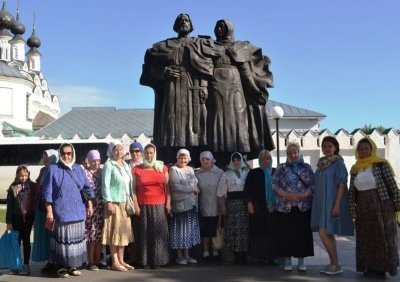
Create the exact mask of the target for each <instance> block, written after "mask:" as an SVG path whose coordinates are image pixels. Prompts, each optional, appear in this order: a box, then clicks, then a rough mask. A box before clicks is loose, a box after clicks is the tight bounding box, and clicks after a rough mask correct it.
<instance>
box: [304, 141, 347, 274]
mask: <svg viewBox="0 0 400 282" xmlns="http://www.w3.org/2000/svg"><path fill="white" fill-rule="evenodd" d="M339 150H340V149H339V143H338V141H337V140H336V139H335V138H334V137H332V136H327V137H325V138H324V139H323V140H322V152H323V154H324V156H323V157H321V158H320V159H319V160H318V164H317V170H316V172H315V191H314V199H313V204H312V213H311V228H312V229H313V231H318V232H319V236H320V238H321V240H322V243H323V244H324V246H325V248H326V250H327V252H328V255H329V259H330V264H328V265H327V266H326V267H325V268H323V269H321V270H320V272H321V273H325V274H339V273H342V272H343V270H342V266H341V264H340V263H339V259H338V253H337V247H336V239H335V235H334V234H337V235H339V236H354V229H353V223H352V220H351V216H350V212H349V208H348V190H347V175H348V173H347V169H346V166H345V164H344V161H343V158H342V157H341V156H340V155H339Z"/></svg>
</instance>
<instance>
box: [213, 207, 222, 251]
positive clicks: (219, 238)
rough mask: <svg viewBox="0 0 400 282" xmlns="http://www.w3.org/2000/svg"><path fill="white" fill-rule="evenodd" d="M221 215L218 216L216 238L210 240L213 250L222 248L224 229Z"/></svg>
mask: <svg viewBox="0 0 400 282" xmlns="http://www.w3.org/2000/svg"><path fill="white" fill-rule="evenodd" d="M221 224H222V215H219V219H218V225H217V236H216V237H213V238H212V247H213V249H214V250H220V249H222V248H223V247H224V234H225V232H224V228H223V227H222V225H221Z"/></svg>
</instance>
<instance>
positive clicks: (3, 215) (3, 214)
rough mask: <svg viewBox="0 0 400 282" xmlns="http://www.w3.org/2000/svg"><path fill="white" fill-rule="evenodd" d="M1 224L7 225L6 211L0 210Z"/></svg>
mask: <svg viewBox="0 0 400 282" xmlns="http://www.w3.org/2000/svg"><path fill="white" fill-rule="evenodd" d="M0 222H4V223H6V210H3V209H0Z"/></svg>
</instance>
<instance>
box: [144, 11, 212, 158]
mask: <svg viewBox="0 0 400 282" xmlns="http://www.w3.org/2000/svg"><path fill="white" fill-rule="evenodd" d="M173 29H174V31H175V32H177V33H178V36H177V37H176V38H169V39H166V40H163V41H160V42H158V43H155V44H154V45H153V47H152V48H151V49H148V50H147V51H146V55H145V62H144V65H143V72H142V76H141V78H140V84H142V85H146V86H149V87H152V88H153V89H154V92H155V106H154V128H153V142H154V144H155V145H156V146H157V152H158V156H159V158H160V159H162V160H164V161H166V162H175V161H176V155H175V154H176V152H177V151H178V150H179V149H180V148H182V147H185V148H187V149H189V150H190V151H191V153H192V154H193V155H194V156H196V155H197V156H198V155H199V153H200V151H201V150H202V149H205V146H206V145H207V136H206V118H207V117H206V115H207V111H206V108H205V101H206V99H207V95H208V91H207V81H208V80H209V79H210V77H211V75H212V73H213V62H212V59H210V57H209V56H208V55H207V54H206V53H207V52H211V53H212V52H213V51H212V49H211V48H209V45H210V44H213V43H212V40H211V39H206V38H195V37H190V33H191V32H192V31H193V30H194V27H193V24H192V21H191V19H190V17H189V15H187V14H180V15H179V16H178V17H177V18H176V20H175V23H174V26H173ZM196 159H197V157H196Z"/></svg>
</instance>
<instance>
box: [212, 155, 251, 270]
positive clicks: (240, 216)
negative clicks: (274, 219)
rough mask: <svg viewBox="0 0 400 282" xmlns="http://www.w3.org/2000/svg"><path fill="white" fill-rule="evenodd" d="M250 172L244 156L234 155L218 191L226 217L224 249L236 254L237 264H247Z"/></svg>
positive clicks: (223, 213) (235, 261)
mask: <svg viewBox="0 0 400 282" xmlns="http://www.w3.org/2000/svg"><path fill="white" fill-rule="evenodd" d="M248 172H249V171H248V168H247V166H246V164H245V163H244V161H243V156H242V155H241V154H240V153H238V152H236V153H233V154H232V156H231V162H230V164H229V170H228V171H226V172H225V173H224V174H223V175H222V177H221V180H220V181H219V185H218V190H217V196H218V197H220V198H221V214H222V215H225V238H224V247H225V249H227V250H230V251H233V252H234V254H235V260H234V263H235V264H246V263H247V248H248V245H249V213H248V211H247V204H246V203H245V194H244V191H243V190H244V184H245V182H246V177H247V174H248Z"/></svg>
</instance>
